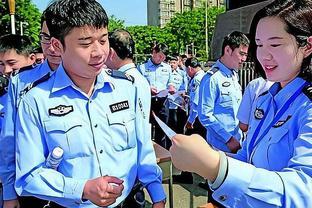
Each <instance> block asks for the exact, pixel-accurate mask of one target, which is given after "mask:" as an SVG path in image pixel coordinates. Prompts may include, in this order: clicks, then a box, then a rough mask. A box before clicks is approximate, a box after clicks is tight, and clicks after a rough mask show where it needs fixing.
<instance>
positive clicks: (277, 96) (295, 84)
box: [268, 77, 306, 106]
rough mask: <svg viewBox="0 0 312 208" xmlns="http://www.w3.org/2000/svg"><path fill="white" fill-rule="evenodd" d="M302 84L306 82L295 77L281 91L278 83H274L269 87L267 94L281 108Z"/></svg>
mask: <svg viewBox="0 0 312 208" xmlns="http://www.w3.org/2000/svg"><path fill="white" fill-rule="evenodd" d="M304 82H306V81H305V80H304V79H302V78H300V77H297V78H295V79H294V80H292V81H291V82H290V83H288V84H287V85H286V86H285V87H284V88H282V89H281V87H280V83H279V82H276V83H274V84H273V85H272V86H271V87H270V89H269V91H268V92H269V94H270V95H271V96H272V97H273V98H274V101H275V102H276V103H277V104H278V106H281V105H282V104H283V103H285V102H286V101H287V100H288V99H289V98H290V97H291V96H292V95H293V94H294V92H296V91H297V90H298V88H299V87H301V86H302V85H303V83H304Z"/></svg>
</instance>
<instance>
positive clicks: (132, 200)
mask: <svg viewBox="0 0 312 208" xmlns="http://www.w3.org/2000/svg"><path fill="white" fill-rule="evenodd" d="M145 203H146V201H145V195H144V191H143V186H142V185H141V184H140V183H139V182H137V183H136V184H135V185H134V187H133V188H132V190H131V192H130V194H129V195H128V196H127V197H126V199H125V200H124V201H123V202H121V203H120V204H119V205H118V206H117V207H116V208H144V207H145Z"/></svg>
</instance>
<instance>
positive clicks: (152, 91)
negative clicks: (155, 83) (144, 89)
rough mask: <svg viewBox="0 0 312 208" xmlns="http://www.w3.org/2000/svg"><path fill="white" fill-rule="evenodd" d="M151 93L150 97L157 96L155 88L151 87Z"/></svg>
mask: <svg viewBox="0 0 312 208" xmlns="http://www.w3.org/2000/svg"><path fill="white" fill-rule="evenodd" d="M151 93H152V95H157V93H158V91H157V88H156V87H151Z"/></svg>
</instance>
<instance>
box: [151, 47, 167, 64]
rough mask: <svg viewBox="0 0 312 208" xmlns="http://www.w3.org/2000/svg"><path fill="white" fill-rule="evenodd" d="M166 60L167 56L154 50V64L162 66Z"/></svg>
mask: <svg viewBox="0 0 312 208" xmlns="http://www.w3.org/2000/svg"><path fill="white" fill-rule="evenodd" d="M165 59H166V55H165V54H164V53H163V52H158V53H157V52H155V50H153V52H152V60H153V62H154V64H160V63H161V62H163V61H164V60H165Z"/></svg>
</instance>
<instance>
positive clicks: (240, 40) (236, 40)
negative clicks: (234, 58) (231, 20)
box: [221, 31, 250, 56]
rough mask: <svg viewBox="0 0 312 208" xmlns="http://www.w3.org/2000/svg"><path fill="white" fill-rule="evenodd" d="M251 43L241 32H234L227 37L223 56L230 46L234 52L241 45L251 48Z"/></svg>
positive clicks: (223, 46)
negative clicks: (226, 48)
mask: <svg viewBox="0 0 312 208" xmlns="http://www.w3.org/2000/svg"><path fill="white" fill-rule="evenodd" d="M249 44H250V42H249V39H248V38H247V36H246V35H245V34H244V33H242V32H239V31H234V32H232V33H230V34H229V35H227V36H225V37H224V39H223V44H222V54H221V55H222V56H223V55H224V49H225V47H226V46H229V47H230V48H231V49H232V50H234V49H235V48H239V46H240V45H243V46H249Z"/></svg>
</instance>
